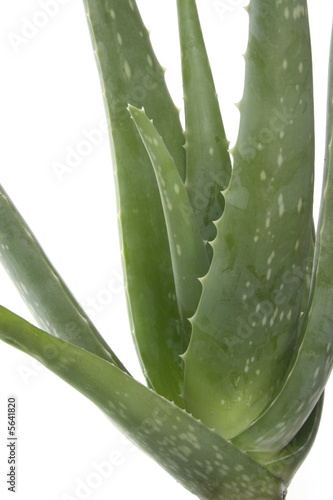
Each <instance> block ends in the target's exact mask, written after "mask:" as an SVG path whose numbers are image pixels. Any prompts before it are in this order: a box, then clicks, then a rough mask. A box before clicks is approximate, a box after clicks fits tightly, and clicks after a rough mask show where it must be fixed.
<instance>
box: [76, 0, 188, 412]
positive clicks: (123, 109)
mask: <svg viewBox="0 0 333 500" xmlns="http://www.w3.org/2000/svg"><path fill="white" fill-rule="evenodd" d="M84 4H85V6H86V10H87V19H88V24H89V27H90V29H91V35H92V40H93V41H94V45H95V47H94V49H95V54H96V60H97V65H98V68H99V70H100V76H101V82H102V87H103V94H104V97H105V106H106V113H107V117H108V119H109V120H110V133H111V137H112V143H113V150H114V156H115V161H114V167H115V173H116V182H117V190H118V195H119V196H118V205H119V219H120V229H121V241H122V254H123V261H124V270H125V276H126V291H127V294H128V305H129V313H130V319H131V323H132V330H133V334H134V340H135V342H136V345H137V347H138V351H139V356H140V359H141V361H142V364H143V370H144V372H145V374H146V377H147V379H148V381H149V383H150V384H151V385H152V386H153V387H154V388H155V389H156V391H158V392H159V393H160V394H163V395H164V396H166V397H167V398H169V399H171V400H175V401H177V402H178V404H181V400H180V398H179V393H180V390H181V389H180V384H181V380H182V372H181V359H180V357H179V355H180V354H181V352H182V346H181V343H182V340H181V339H182V322H181V317H180V314H179V311H178V305H177V300H176V292H175V283H174V277H173V271H172V263H171V256H170V250H169V243H168V237H167V231H166V225H165V221H164V215H163V210H162V204H161V200H160V195H159V190H158V186H157V183H156V179H155V175H154V171H153V169H152V166H151V162H150V160H149V157H148V155H147V153H146V150H145V148H144V146H143V144H142V141H141V138H140V136H139V133H138V131H137V129H136V127H135V124H134V123H133V121H132V120H131V117H130V114H129V112H128V110H127V106H128V103H131V104H133V105H134V106H138V107H141V106H144V107H145V109H146V112H147V115H148V116H149V118H152V117H154V119H155V126H156V128H157V129H158V131H159V133H160V134H161V136H162V137H163V140H164V142H165V144H166V145H167V147H168V149H169V151H170V152H171V154H172V157H173V158H174V161H175V164H176V165H177V168H178V169H179V173H180V176H181V177H182V179H184V178H185V156H184V150H183V142H184V137H183V134H182V129H181V126H180V121H179V115H178V110H177V109H176V108H175V106H174V104H173V103H172V100H171V98H170V95H169V92H168V90H167V88H166V85H165V81H164V74H163V70H162V68H161V67H160V65H159V63H158V61H157V59H156V57H155V54H154V52H153V49H152V47H151V44H150V40H149V36H148V32H147V30H146V28H145V26H144V24H143V22H142V19H141V17H140V14H139V11H138V8H137V6H136V2H135V0H131V1H127V0H126V1H121V2H120V1H119V0H85V2H84ZM110 189H112V186H110Z"/></svg>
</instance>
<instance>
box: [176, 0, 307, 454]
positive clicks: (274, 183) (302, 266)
mask: <svg viewBox="0 0 333 500" xmlns="http://www.w3.org/2000/svg"><path fill="white" fill-rule="evenodd" d="M287 5H288V6H289V9H290V10H291V12H292V11H293V10H292V9H293V7H294V3H293V2H292V1H291V0H289V1H286V2H284V3H282V2H273V3H271V2H266V1H264V0H252V1H251V4H250V33H249V46H248V50H247V54H246V78H245V91H244V96H243V100H242V103H241V106H240V110H241V122H240V131H239V136H238V139H237V145H236V147H235V150H234V153H233V154H234V168H233V172H232V178H231V181H230V185H229V187H228V188H227V190H226V192H225V200H226V205H225V211H224V213H223V215H222V217H221V219H220V220H219V222H218V224H217V230H218V232H217V238H216V239H215V241H214V243H213V251H214V257H213V261H212V265H211V268H210V270H209V273H208V275H207V277H206V278H204V280H203V292H202V298H201V301H200V304H199V308H198V311H197V313H196V315H195V316H194V318H193V320H192V325H193V331H192V336H191V341H190V345H189V348H188V351H187V352H186V354H185V356H184V360H185V392H184V394H185V402H186V408H187V409H188V410H189V411H191V412H193V414H194V415H196V416H198V415H200V416H201V418H202V420H203V422H205V423H206V424H207V425H209V426H211V427H214V428H216V430H217V431H218V432H219V433H221V434H222V435H223V436H224V437H228V438H230V437H233V436H235V435H236V434H238V433H239V432H241V431H242V430H243V429H245V428H246V427H248V426H249V425H250V424H251V422H253V420H254V419H255V418H257V417H258V416H259V415H260V413H261V412H262V411H263V410H264V408H265V407H266V406H267V405H268V404H269V403H270V401H271V400H272V398H273V397H274V395H275V394H276V393H277V391H278V390H279V389H280V387H281V384H282V383H283V377H284V374H285V372H286V370H287V369H288V366H289V363H290V361H291V358H292V355H293V352H294V348H295V343H296V337H297V331H298V321H299V317H300V313H301V307H302V295H303V286H304V277H305V275H306V267H307V264H308V258H309V248H310V241H311V232H312V192H313V166H314V144H313V140H314V130H313V90H312V70H311V49H310V35H309V26H308V16H307V8H306V1H305V0H302V1H300V2H299V6H298V9H297V15H295V16H289V17H288V16H287V15H286V12H287ZM288 12H289V10H288ZM264 40H269V41H270V42H269V44H268V43H264V42H263V41H264ZM295 58H296V63H295ZM205 409H207V411H205ZM300 425H301V423H300ZM292 437H293V436H290V438H289V439H288V441H287V442H286V443H285V444H286V445H287V444H288V442H289V441H290V439H291V438H292Z"/></svg>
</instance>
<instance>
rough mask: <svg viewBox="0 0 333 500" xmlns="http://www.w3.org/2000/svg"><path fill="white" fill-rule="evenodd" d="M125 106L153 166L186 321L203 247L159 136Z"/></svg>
mask: <svg viewBox="0 0 333 500" xmlns="http://www.w3.org/2000/svg"><path fill="white" fill-rule="evenodd" d="M129 109H130V113H131V115H132V118H133V120H134V122H135V124H136V126H137V128H138V131H139V133H140V136H141V138H142V141H143V143H144V145H145V147H146V149H147V151H148V154H149V156H150V158H151V161H152V164H153V167H154V171H155V175H156V179H157V183H158V186H159V190H160V194H161V199H162V205H163V211H164V217H165V221H166V226H167V231H168V237H169V242H170V251H171V259H172V265H173V272H174V276H175V285H176V293H177V300H178V302H179V307H180V310H181V313H182V317H183V320H184V321H185V322H186V321H187V318H190V317H191V316H193V314H194V313H195V311H196V309H197V307H198V303H199V299H200V295H201V284H200V282H199V280H198V278H201V277H203V276H205V274H206V273H207V271H208V268H209V261H208V257H207V254H206V249H205V246H204V243H203V241H202V239H201V236H200V232H199V229H198V225H197V221H196V219H195V217H194V214H193V212H192V208H191V205H190V202H189V199H188V196H187V192H186V189H185V187H184V184H183V182H182V180H181V178H180V175H179V173H178V170H177V168H176V165H175V163H174V161H173V159H172V157H171V156H170V153H169V151H168V150H167V148H166V146H165V144H164V142H163V140H162V138H161V137H160V135H159V134H158V132H157V130H156V129H155V127H154V125H153V123H152V122H150V120H149V119H148V118H147V116H146V115H145V113H144V111H143V110H141V111H140V110H138V109H137V108H134V107H132V106H130V108H129ZM189 326H190V325H189ZM185 328H186V326H185ZM188 340H189V338H186V344H185V343H184V346H183V347H184V350H185V349H186V347H187V345H188Z"/></svg>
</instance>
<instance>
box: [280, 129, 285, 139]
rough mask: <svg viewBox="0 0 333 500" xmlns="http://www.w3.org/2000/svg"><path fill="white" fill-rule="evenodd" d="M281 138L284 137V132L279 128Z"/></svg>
mask: <svg viewBox="0 0 333 500" xmlns="http://www.w3.org/2000/svg"><path fill="white" fill-rule="evenodd" d="M283 138H284V132H283V130H281V132H280V139H283Z"/></svg>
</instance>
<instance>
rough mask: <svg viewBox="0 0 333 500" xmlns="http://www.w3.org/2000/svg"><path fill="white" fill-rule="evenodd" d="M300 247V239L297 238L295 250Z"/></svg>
mask: <svg viewBox="0 0 333 500" xmlns="http://www.w3.org/2000/svg"><path fill="white" fill-rule="evenodd" d="M298 247H299V240H297V241H296V243H295V250H298Z"/></svg>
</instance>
